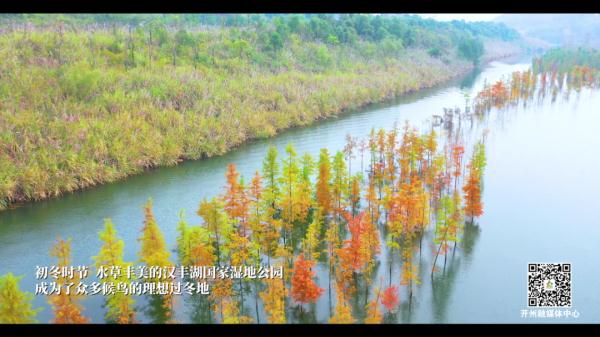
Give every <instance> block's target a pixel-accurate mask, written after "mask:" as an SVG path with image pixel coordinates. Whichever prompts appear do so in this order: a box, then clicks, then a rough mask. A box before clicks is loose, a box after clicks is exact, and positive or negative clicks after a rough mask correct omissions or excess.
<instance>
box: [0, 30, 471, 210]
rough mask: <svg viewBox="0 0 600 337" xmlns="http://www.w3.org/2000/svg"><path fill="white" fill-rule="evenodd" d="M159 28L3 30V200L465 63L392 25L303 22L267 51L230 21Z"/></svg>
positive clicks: (386, 92) (404, 88)
mask: <svg viewBox="0 0 600 337" xmlns="http://www.w3.org/2000/svg"><path fill="white" fill-rule="evenodd" d="M433 31H435V30H433ZM161 32H162V31H161V30H157V31H156V32H155V33H154V34H159V33H161ZM182 32H183V33H182ZM163 33H164V34H165V35H164V36H165V37H162V39H164V40H165V41H166V42H160V39H161V37H160V36H159V37H155V38H154V39H159V40H158V41H157V42H156V41H155V40H152V36H153V35H152V34H151V35H150V40H149V41H150V42H147V40H146V37H144V35H143V34H144V33H143V32H136V33H135V34H134V33H132V31H131V30H129V33H127V30H122V31H119V30H114V31H106V30H98V31H95V30H75V31H72V32H64V31H62V28H60V27H59V28H57V29H56V30H48V29H39V30H32V31H27V30H25V31H24V32H21V31H19V30H16V31H11V32H8V33H5V34H2V35H0V47H1V48H0V57H1V58H2V59H3V60H4V62H2V64H0V75H1V81H0V135H1V138H0V209H6V208H8V207H10V206H14V205H16V204H19V203H23V202H28V201H36V200H43V199H48V198H52V197H57V196H60V195H62V194H64V193H70V192H73V191H77V190H81V189H85V188H88V187H91V186H95V185H99V184H105V183H109V182H113V181H117V180H120V179H123V178H126V177H128V176H131V175H134V174H138V173H141V172H144V171H145V170H148V169H150V168H156V167H161V166H172V165H176V164H178V163H180V162H181V161H183V160H196V159H200V158H207V157H212V156H216V155H222V154H224V153H226V152H227V151H230V150H231V149H233V148H235V147H237V146H239V145H241V144H243V143H245V142H247V141H249V140H252V139H260V138H267V137H272V136H274V135H275V134H277V133H278V132H280V131H281V130H285V129H289V128H291V127H298V126H306V125H309V124H311V123H313V122H314V121H316V120H320V119H325V118H329V117H332V116H335V115H338V114H340V113H343V112H344V111H347V110H350V109H354V108H358V107H362V106H365V105H368V104H371V103H375V102H381V101H385V100H388V99H391V98H394V97H398V96H400V95H402V94H405V93H408V92H413V91H417V90H420V89H423V88H429V87H432V86H434V85H437V84H440V83H443V82H445V81H448V80H450V79H452V78H455V77H457V76H459V75H461V74H465V73H467V72H468V71H470V70H471V69H472V68H473V66H472V62H471V61H470V60H468V59H466V58H465V57H464V55H463V56H461V53H460V50H459V48H457V47H453V48H446V49H444V50H443V51H442V50H440V49H436V48H437V47H436V48H429V49H428V47H427V45H426V44H424V45H418V44H414V45H413V46H412V47H405V46H403V44H402V42H401V40H393V39H391V38H388V39H383V40H380V41H377V42H369V41H358V42H355V43H353V44H344V43H340V42H335V43H334V42H333V41H330V43H323V42H311V41H303V40H301V39H300V38H299V36H301V35H302V34H304V33H298V34H299V35H295V34H290V35H289V37H288V38H287V40H286V42H285V43H284V44H283V45H282V46H283V47H280V49H279V50H278V51H274V50H272V49H268V48H272V46H270V44H272V43H273V41H271V42H269V45H267V47H268V48H267V47H264V46H260V45H259V44H257V45H252V44H251V43H248V42H247V41H250V42H256V43H262V42H260V41H262V40H261V38H260V36H252V35H244V34H242V33H240V32H239V31H236V30H235V29H231V30H219V31H215V32H211V33H206V32H199V33H197V34H198V35H193V34H190V33H187V32H185V31H183V30H179V31H178V32H177V33H174V32H168V31H164V32H163ZM259 33H261V32H259ZM127 34H129V37H127ZM169 34H172V35H169ZM240 34H241V35H240ZM440 34H442V33H441V32H440ZM196 38H197V39H199V40H198V41H197V42H193V41H195V40H194V39H196ZM169 39H174V40H172V41H174V42H173V44H169V43H170V42H169V41H170V40H169ZM153 41H155V42H153ZM189 41H192V42H189ZM198 43H199V44H198ZM431 45H432V46H435V44H431ZM198 46H202V48H203V49H196V48H197V47H198ZM253 48H254V49H253ZM265 48H267V49H265ZM269 61H270V62H271V63H269Z"/></svg>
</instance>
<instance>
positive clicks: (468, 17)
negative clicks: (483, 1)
mask: <svg viewBox="0 0 600 337" xmlns="http://www.w3.org/2000/svg"><path fill="white" fill-rule="evenodd" d="M419 15H420V16H423V17H426V18H432V19H436V20H439V21H449V20H465V21H489V20H493V19H494V18H496V17H497V16H500V15H501V14H489V13H486V14H473V13H469V14H456V13H453V14H419Z"/></svg>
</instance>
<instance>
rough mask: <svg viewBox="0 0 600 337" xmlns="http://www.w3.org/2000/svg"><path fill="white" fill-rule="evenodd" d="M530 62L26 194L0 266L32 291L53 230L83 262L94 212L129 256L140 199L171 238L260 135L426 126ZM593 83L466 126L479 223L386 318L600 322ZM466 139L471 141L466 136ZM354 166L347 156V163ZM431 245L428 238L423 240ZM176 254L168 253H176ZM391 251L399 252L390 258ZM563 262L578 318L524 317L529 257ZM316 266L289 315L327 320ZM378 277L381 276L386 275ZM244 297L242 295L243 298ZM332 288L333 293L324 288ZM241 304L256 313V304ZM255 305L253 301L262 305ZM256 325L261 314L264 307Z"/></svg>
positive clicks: (98, 317)
mask: <svg viewBox="0 0 600 337" xmlns="http://www.w3.org/2000/svg"><path fill="white" fill-rule="evenodd" d="M529 62H530V59H528V58H526V59H523V58H522V57H521V58H518V59H506V60H502V61H494V62H491V63H490V64H487V65H485V66H483V67H482V69H478V70H475V71H474V72H473V73H471V74H469V75H467V76H464V77H463V78H461V79H458V80H454V81H451V82H449V83H445V84H444V85H441V86H438V87H435V88H432V89H426V90H422V91H420V92H417V93H413V94H409V95H405V96H403V97H401V98H398V99H396V100H394V101H392V102H386V103H383V104H376V105H372V106H369V107H367V108H364V109H360V110H357V111H352V112H348V113H345V114H343V115H341V116H339V117H338V118H332V119H329V120H326V121H322V122H319V123H316V124H314V125H312V126H309V127H305V128H297V129H292V130H288V131H286V132H283V133H281V134H280V135H278V136H276V137H274V138H271V139H267V140H260V141H254V142H251V143H248V144H246V145H243V146H241V147H239V148H237V149H235V150H233V151H231V152H229V153H228V154H226V155H224V156H221V157H214V158H209V159H205V160H199V161H190V162H184V163H182V164H181V165H179V166H177V167H168V168H160V169H157V170H153V171H150V172H147V173H144V174H141V175H137V176H133V177H131V178H127V179H126V180H123V181H120V182H116V183H112V184H107V185H104V186H99V187H96V188H92V189H89V190H85V191H81V192H76V193H73V194H70V195H66V196H64V197H61V198H58V199H52V200H46V201H41V202H36V203H29V204H25V205H22V206H20V207H18V208H15V209H11V210H7V211H4V212H0V275H2V274H5V273H8V272H13V273H14V274H16V275H24V278H23V279H22V281H21V289H23V290H27V291H31V292H33V291H34V290H35V283H36V279H35V277H34V272H35V266H36V265H52V264H54V263H55V261H54V258H51V257H50V256H49V250H50V248H51V246H52V244H53V243H54V241H55V239H56V238H57V237H58V236H60V237H63V238H66V237H71V238H72V254H73V264H75V265H92V263H93V261H92V259H91V257H92V256H93V255H96V254H97V252H98V250H99V248H100V240H99V239H98V232H99V231H100V230H102V228H103V219H104V218H111V219H112V220H113V222H114V223H115V225H116V229H117V232H118V235H119V236H120V237H121V238H123V239H124V240H125V260H126V261H135V260H136V259H137V256H136V253H137V251H138V249H139V243H138V241H137V238H138V237H139V234H140V229H141V227H142V221H143V213H142V208H141V207H142V205H143V204H144V203H145V201H146V200H147V199H148V198H149V197H151V198H152V199H153V201H154V213H155V216H156V219H157V222H158V224H159V226H160V227H161V229H162V230H163V232H164V234H165V238H166V240H167V243H168V245H169V247H170V248H174V246H175V240H176V237H177V231H176V226H177V222H178V213H179V211H180V210H181V209H183V210H185V214H186V219H187V220H188V221H189V222H190V223H191V224H198V223H200V221H201V219H200V217H199V216H197V215H196V210H197V207H198V204H199V202H200V201H201V200H202V199H203V198H210V197H212V196H214V195H216V194H218V193H220V192H222V186H223V185H224V183H225V177H224V173H225V170H226V165H227V164H228V163H235V164H236V165H237V168H238V170H239V172H240V173H241V174H242V175H243V176H244V177H247V178H248V179H249V178H250V177H251V176H252V174H253V172H254V171H255V170H260V169H261V167H262V160H263V158H264V156H265V154H266V151H267V148H268V146H269V145H271V144H273V145H276V146H277V147H278V149H279V151H280V153H283V151H284V147H285V145H286V144H287V143H289V142H292V143H293V144H294V146H295V148H296V150H297V152H298V153H299V154H302V153H304V152H309V153H311V154H312V155H313V156H315V157H317V156H318V152H319V150H320V149H321V148H322V147H327V148H329V150H330V153H334V152H335V151H337V150H341V149H342V148H343V147H344V145H345V135H346V134H348V133H350V134H352V135H353V136H358V137H361V138H362V137H366V136H367V135H368V133H369V132H370V129H371V128H372V127H375V128H380V127H383V128H385V129H390V128H392V127H393V123H394V122H395V121H397V122H399V123H403V122H404V121H406V120H408V121H409V122H410V123H411V125H413V126H416V127H419V128H425V127H427V125H429V122H428V120H429V119H431V116H432V115H433V114H441V110H442V107H448V106H464V96H463V92H468V93H470V95H471V97H474V95H475V93H476V92H477V91H478V90H479V89H481V88H482V86H483V84H484V81H486V80H487V81H488V82H491V81H495V80H498V79H500V78H502V76H508V75H509V74H510V73H511V72H512V71H514V70H524V69H527V68H528V67H529ZM599 106H600V92H599V91H598V90H596V91H593V90H588V89H584V90H582V91H581V92H580V93H576V92H573V93H571V96H570V97H569V99H564V98H563V97H562V96H561V97H559V98H558V99H557V100H556V102H550V100H549V99H548V100H545V101H543V102H540V103H534V104H531V105H529V106H527V107H526V108H523V107H519V108H508V109H506V110H504V111H500V112H495V111H492V113H491V115H490V117H489V119H487V120H486V121H485V122H484V123H483V124H477V123H475V124H473V126H469V128H470V129H468V131H467V138H468V139H471V140H475V139H477V138H479V137H480V135H481V133H482V132H483V130H484V129H489V130H490V133H489V136H488V140H487V148H486V152H487V160H488V165H487V168H486V172H485V178H484V190H483V195H482V198H483V203H484V215H483V216H482V217H481V218H480V219H479V220H478V222H477V223H478V226H477V227H467V229H466V231H465V235H464V239H463V241H462V243H460V245H459V249H458V252H457V254H456V255H455V256H454V257H450V256H449V257H448V265H447V267H446V270H445V271H444V272H443V273H440V274H439V275H437V276H436V278H435V279H434V281H433V282H432V280H431V279H430V276H429V270H431V255H432V254H433V253H432V250H433V247H429V246H427V247H425V248H424V250H423V255H424V257H423V259H422V265H421V268H420V274H421V276H420V279H421V284H419V285H417V286H415V287H414V291H413V294H412V296H409V294H408V293H407V291H406V289H405V287H402V288H401V292H400V300H401V303H402V304H401V310H400V311H399V313H398V314H397V315H396V316H393V317H388V318H387V320H389V321H393V322H399V323H405V322H413V323H428V322H434V323H438V322H439V323H446V322H447V323H488V322H490V323H491V322H514V323H535V322H579V323H583V322H594V323H599V322H600V308H599V307H598V303H600V282H599V281H598V277H599V276H600V275H599V273H598V262H597V261H596V258H598V254H597V249H596V247H597V246H598V243H599V242H600V226H599V224H600V222H599V221H598V215H597V211H598V210H599V209H600V198H598V188H600V179H599V178H598V175H597V174H598V172H600V156H598V155H597V153H598V148H600V136H599V134H598V131H599V130H600V129H599V127H598V125H599V122H600V115H599V114H598V107H599ZM467 146H470V145H467ZM357 166H360V159H359V158H358V159H354V161H353V168H354V167H357ZM426 239H429V242H431V238H430V237H427V238H426ZM382 249H383V251H382V253H381V254H380V257H379V259H380V261H381V264H380V266H379V268H378V270H377V272H378V276H377V280H378V279H379V276H383V277H387V276H389V260H390V259H389V255H388V252H387V250H386V249H385V247H382ZM173 255H175V254H173ZM396 260H398V258H396ZM529 262H570V263H571V264H572V266H573V307H572V310H577V311H578V312H579V313H580V316H579V317H578V318H577V319H574V318H570V319H567V318H563V319H554V320H549V319H535V318H526V319H524V318H521V310H523V309H527V284H526V283H527V282H526V280H527V263H529ZM325 270H326V267H325V265H322V264H320V265H319V266H318V282H319V284H320V285H321V287H323V288H325V289H326V290H325V293H324V294H323V296H321V298H320V299H319V301H318V303H317V304H316V307H315V308H313V309H312V310H310V311H309V312H310V313H309V314H308V315H307V314H303V316H302V317H300V318H298V317H296V315H297V314H298V313H297V311H295V310H290V312H289V316H288V320H289V321H291V322H298V321H302V322H314V321H316V322H326V321H327V319H328V318H329V303H328V296H327V275H326V273H325ZM398 275H399V265H398V262H397V261H392V282H395V283H398ZM387 281H388V279H387V278H386V282H387ZM249 297H250V296H249ZM334 298H335V297H334ZM146 302H147V301H146V300H145V299H143V298H138V299H137V305H138V306H140V310H139V313H138V319H139V320H140V321H141V322H151V321H153V315H154V314H153V311H152V306H150V305H148V304H147V303H146ZM246 302H248V303H246V304H247V306H248V315H250V316H252V317H253V316H254V309H253V307H254V302H253V300H252V299H251V297H250V299H249V300H247V301H246ZM82 303H83V305H84V307H85V311H84V315H86V316H88V317H90V318H91V320H92V322H103V321H104V318H103V317H104V308H103V307H102V304H103V298H102V297H100V296H92V297H88V298H86V299H84V300H83V302H82ZM34 306H35V307H40V306H41V307H44V309H43V311H42V312H41V313H40V314H39V315H38V319H39V321H40V322H48V321H50V320H51V318H52V310H51V308H50V307H49V306H48V304H47V301H46V298H44V297H41V296H37V297H36V298H35V300H34ZM176 308H177V309H176V319H177V320H178V321H180V322H205V320H206V308H203V307H202V304H201V303H200V304H199V301H198V300H197V299H193V298H185V297H184V298H183V299H180V300H179V301H178V303H177V304H176ZM261 311H262V308H261ZM260 321H261V322H265V317H264V313H261V317H260Z"/></svg>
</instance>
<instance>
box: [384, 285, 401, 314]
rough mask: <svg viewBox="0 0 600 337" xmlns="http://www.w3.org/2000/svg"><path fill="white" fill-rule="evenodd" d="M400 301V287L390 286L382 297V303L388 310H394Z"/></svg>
mask: <svg viewBox="0 0 600 337" xmlns="http://www.w3.org/2000/svg"><path fill="white" fill-rule="evenodd" d="M398 303H400V300H399V298H398V287H397V286H390V287H387V288H386V289H385V291H384V292H383V296H382V298H381V304H383V306H384V307H385V309H386V310H387V311H392V310H394V308H395V307H396V306H397V305H398Z"/></svg>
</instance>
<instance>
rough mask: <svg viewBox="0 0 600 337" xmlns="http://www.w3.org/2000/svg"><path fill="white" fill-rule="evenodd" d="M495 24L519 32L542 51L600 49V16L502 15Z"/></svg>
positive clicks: (496, 19)
mask: <svg viewBox="0 0 600 337" xmlns="http://www.w3.org/2000/svg"><path fill="white" fill-rule="evenodd" d="M493 21H495V22H501V23H504V24H506V25H507V26H509V27H511V28H514V29H516V30H517V31H519V33H521V34H522V35H523V36H524V38H526V39H528V40H529V42H530V43H531V44H532V45H534V46H536V47H538V48H541V49H546V48H548V47H557V46H586V47H593V48H600V14H503V15H501V16H499V17H497V18H495V19H494V20H493Z"/></svg>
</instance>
